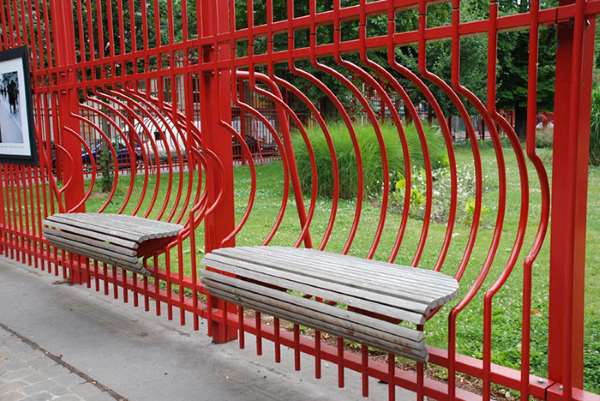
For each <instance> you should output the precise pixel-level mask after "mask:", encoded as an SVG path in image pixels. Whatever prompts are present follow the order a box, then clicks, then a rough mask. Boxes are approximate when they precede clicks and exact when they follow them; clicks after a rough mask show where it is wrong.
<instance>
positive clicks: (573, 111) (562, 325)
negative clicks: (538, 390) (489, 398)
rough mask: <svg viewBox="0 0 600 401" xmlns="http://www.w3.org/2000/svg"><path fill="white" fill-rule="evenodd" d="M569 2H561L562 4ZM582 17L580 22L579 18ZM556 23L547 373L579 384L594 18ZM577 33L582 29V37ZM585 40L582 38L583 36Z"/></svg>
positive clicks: (567, 388) (568, 386)
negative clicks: (579, 22) (556, 46)
mask: <svg viewBox="0 0 600 401" xmlns="http://www.w3.org/2000/svg"><path fill="white" fill-rule="evenodd" d="M565 3H571V1H568V2H562V1H561V5H563V4H565ZM580 21H581V20H580ZM577 25H578V22H577V19H576V20H575V24H574V23H573V21H567V22H563V23H560V24H559V25H558V49H557V55H556V84H555V85H556V91H555V103H554V104H555V126H554V149H553V151H554V157H553V165H552V171H553V174H552V214H551V215H552V223H551V224H552V226H551V240H550V309H549V338H548V341H549V344H548V374H549V378H550V380H552V381H555V382H556V383H557V384H562V385H564V388H565V389H564V393H563V395H564V397H565V399H570V398H572V397H571V392H572V387H575V388H583V334H584V332H583V328H584V325H583V320H584V290H585V287H584V275H585V235H586V211H587V194H588V191H587V189H588V183H587V180H588V159H589V138H590V112H591V91H592V66H593V64H594V63H593V53H594V32H595V20H594V19H590V20H587V21H585V20H583V23H582V24H579V27H578V26H577ZM578 28H579V34H580V35H581V33H582V32H581V31H582V30H583V33H582V35H581V36H580V35H578V30H577V29H578ZM582 38H583V41H581V39H582Z"/></svg>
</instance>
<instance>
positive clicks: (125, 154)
mask: <svg viewBox="0 0 600 401" xmlns="http://www.w3.org/2000/svg"><path fill="white" fill-rule="evenodd" d="M89 146H90V149H91V154H90V153H89V152H88V151H87V149H85V148H84V149H83V150H82V153H81V161H82V162H83V164H84V165H89V164H91V159H92V157H93V158H94V161H95V162H96V163H98V160H99V157H100V154H101V153H102V148H103V147H104V146H106V143H105V142H104V141H103V140H97V141H96V142H95V143H93V144H91V145H89ZM113 146H114V148H115V152H116V153H117V162H118V165H119V169H125V168H128V167H131V158H130V154H129V149H128V148H127V146H126V145H125V144H124V143H122V142H113ZM133 149H134V152H135V160H136V164H139V163H140V162H141V160H142V149H141V146H140V145H139V144H135V146H134V147H133ZM108 154H109V158H110V160H111V162H112V157H113V154H112V152H109V153H108Z"/></svg>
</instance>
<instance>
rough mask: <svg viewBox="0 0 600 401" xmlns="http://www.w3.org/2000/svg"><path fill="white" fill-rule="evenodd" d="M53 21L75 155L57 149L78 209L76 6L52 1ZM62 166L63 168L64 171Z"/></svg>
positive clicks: (75, 276) (62, 108)
mask: <svg viewBox="0 0 600 401" xmlns="http://www.w3.org/2000/svg"><path fill="white" fill-rule="evenodd" d="M51 4H52V24H53V29H52V31H53V34H54V38H53V39H54V46H55V54H56V65H57V67H59V68H62V69H63V70H62V71H61V72H60V73H59V76H60V79H61V80H62V82H65V83H67V84H68V88H67V89H63V90H61V92H60V93H59V98H58V104H59V114H60V120H61V122H60V123H61V127H60V128H61V130H60V131H61V135H60V137H59V138H60V144H61V146H63V147H64V149H65V150H66V151H67V152H68V153H69V154H70V155H71V159H72V161H70V160H67V158H65V157H63V158H62V160H60V157H59V156H60V155H61V152H57V157H59V163H57V169H59V171H58V174H59V176H60V177H63V179H64V178H66V177H70V176H71V175H72V178H71V181H70V185H69V187H68V189H67V190H66V191H65V195H64V196H65V199H64V202H65V209H66V210H67V211H78V212H83V211H84V210H85V207H84V206H83V205H82V206H80V207H78V208H76V209H75V207H76V206H77V204H78V203H79V202H80V201H81V199H82V198H83V195H84V191H85V189H84V181H83V174H82V173H81V172H82V171H83V164H82V161H81V144H80V142H79V141H78V139H77V138H75V137H74V136H73V135H71V134H68V133H67V132H66V130H64V128H67V127H68V128H70V129H72V130H73V131H75V132H77V133H78V132H79V129H80V127H79V122H78V121H77V120H76V119H75V118H73V117H72V116H71V113H74V112H77V110H78V108H79V96H78V93H77V89H75V84H76V83H77V77H76V75H75V71H74V70H73V67H74V66H75V65H76V62H77V60H76V55H75V37H74V32H73V27H74V26H75V25H74V21H73V9H72V3H71V2H66V1H52V3H51ZM61 170H62V171H61ZM71 267H72V270H71V272H72V275H71V281H72V283H74V284H81V283H83V282H84V281H85V278H84V277H80V276H81V274H80V273H81V269H80V268H79V267H77V268H74V266H71Z"/></svg>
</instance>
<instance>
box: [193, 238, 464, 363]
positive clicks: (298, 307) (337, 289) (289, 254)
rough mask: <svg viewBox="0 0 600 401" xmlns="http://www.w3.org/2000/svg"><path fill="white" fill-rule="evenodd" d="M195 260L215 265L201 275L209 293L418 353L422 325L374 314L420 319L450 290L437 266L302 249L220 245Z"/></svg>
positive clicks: (422, 355)
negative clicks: (426, 267) (421, 266)
mask: <svg viewBox="0 0 600 401" xmlns="http://www.w3.org/2000/svg"><path fill="white" fill-rule="evenodd" d="M203 262H204V263H205V264H206V265H207V266H210V267H211V268H213V269H214V270H216V271H214V270H213V269H211V270H206V271H205V272H203V275H202V282H203V283H204V285H205V286H206V288H207V289H208V291H209V292H210V293H211V294H212V295H214V296H216V297H219V298H222V299H225V300H228V301H230V302H234V303H237V304H240V305H244V306H246V307H249V308H252V309H256V310H258V311H261V312H265V313H268V314H271V315H273V316H276V317H279V318H282V319H285V320H289V321H291V322H293V323H298V324H304V325H307V326H310V327H313V328H315V329H319V330H322V331H326V332H329V333H331V334H334V335H338V336H343V337H346V338H349V339H352V340H355V341H359V342H361V343H364V344H367V345H370V346H374V347H377V348H379V349H381V350H384V351H388V352H393V353H395V354H397V355H403V356H406V357H408V358H412V359H415V360H419V361H424V360H426V359H427V349H426V347H425V341H424V335H423V332H422V331H420V330H417V329H416V328H410V327H405V326H399V325H396V324H393V323H390V322H389V321H387V320H384V319H380V318H378V317H381V316H385V317H389V318H393V319H398V320H403V321H407V322H411V323H414V324H417V325H421V324H424V323H425V321H426V318H427V317H428V316H429V314H430V313H431V312H432V311H433V310H434V309H435V308H437V307H439V306H442V305H444V304H446V303H447V302H448V301H450V300H451V299H452V298H453V297H455V296H456V294H457V292H458V283H457V281H456V280H455V279H453V278H452V277H448V276H446V275H443V274H441V273H438V272H434V271H429V270H423V269H419V268H414V267H406V266H397V265H394V264H390V263H385V262H376V261H371V260H366V259H360V258H356V257H351V256H345V255H336V254H332V253H328V252H322V251H317V250H310V249H296V248H283V247H264V246H263V247H238V248H222V249H217V250H214V251H213V252H211V253H209V254H207V255H206V256H205V258H204V260H203ZM223 273H227V274H223ZM271 286H276V287H280V288H283V289H285V290H291V291H293V293H288V292H287V291H282V290H278V289H276V288H272V287H271ZM304 294H308V295H311V296H313V297H319V298H322V299H323V300H326V301H333V302H335V303H337V304H345V305H348V306H349V307H350V306H351V307H354V308H356V309H360V310H362V311H364V312H366V313H367V314H364V313H363V312H359V311H356V309H348V310H344V309H341V308H338V307H336V306H332V305H328V304H327V303H324V302H319V301H317V300H316V299H307V298H304V297H303V296H302V295H304Z"/></svg>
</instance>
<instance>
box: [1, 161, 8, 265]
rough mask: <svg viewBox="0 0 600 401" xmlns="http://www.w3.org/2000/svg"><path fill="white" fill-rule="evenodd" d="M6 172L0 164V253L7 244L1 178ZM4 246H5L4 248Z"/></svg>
mask: <svg viewBox="0 0 600 401" xmlns="http://www.w3.org/2000/svg"><path fill="white" fill-rule="evenodd" d="M3 174H6V173H5V172H4V169H3V168H2V166H0V255H2V254H4V251H5V250H6V248H8V244H7V245H5V244H4V242H5V239H6V235H7V234H6V232H7V229H6V228H5V226H4V224H5V217H4V191H5V188H4V184H3V182H2V181H3V180H2V175H3ZM5 247H6V248H5Z"/></svg>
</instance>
